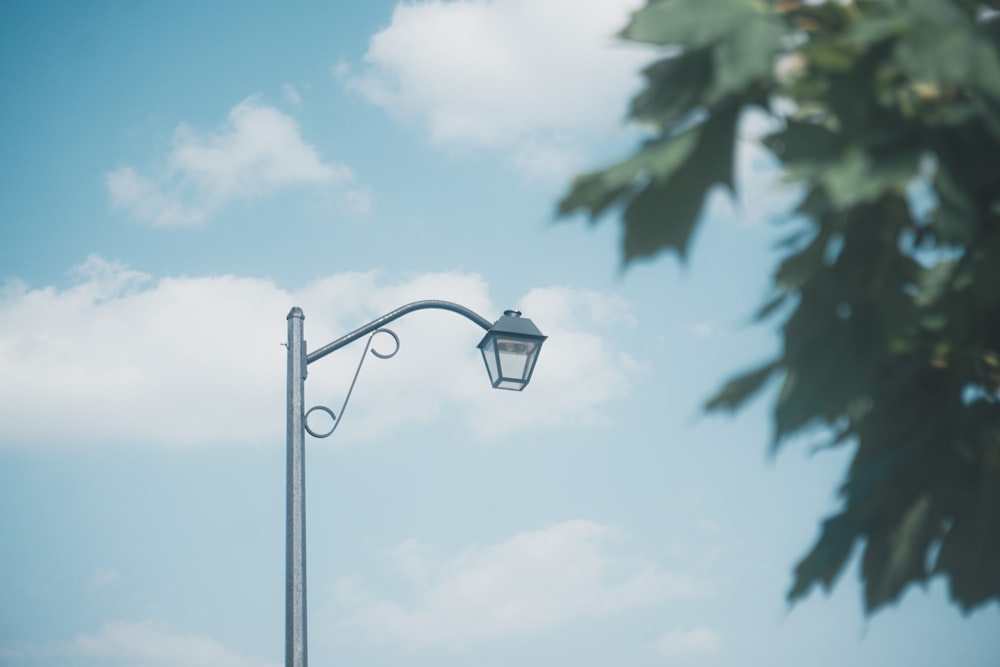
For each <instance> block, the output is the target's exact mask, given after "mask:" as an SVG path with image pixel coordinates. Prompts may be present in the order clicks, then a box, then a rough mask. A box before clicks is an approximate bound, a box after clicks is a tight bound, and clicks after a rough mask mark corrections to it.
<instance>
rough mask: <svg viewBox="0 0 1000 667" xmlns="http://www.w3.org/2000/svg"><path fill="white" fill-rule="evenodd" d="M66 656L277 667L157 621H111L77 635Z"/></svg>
mask: <svg viewBox="0 0 1000 667" xmlns="http://www.w3.org/2000/svg"><path fill="white" fill-rule="evenodd" d="M66 652H67V653H68V654H70V655H71V656H72V655H75V656H81V657H88V658H99V659H101V660H104V661H106V662H105V663H104V664H109V665H121V666H122V667H126V666H127V667H177V666H178V665H184V667H277V663H272V662H267V661H264V660H258V659H254V658H249V657H246V656H243V655H240V654H238V653H235V652H233V651H231V650H229V649H227V648H226V647H225V646H223V645H222V644H220V643H219V642H217V641H216V640H214V639H211V638H210V637H205V636H203V635H197V634H184V633H180V632H177V631H176V630H174V629H172V628H170V627H169V626H168V625H166V624H165V623H162V622H159V621H138V622H132V621H114V622H110V623H106V624H105V625H104V627H102V628H101V630H100V632H98V633H96V634H93V635H87V634H81V635H78V636H77V637H76V638H75V639H73V641H72V642H71V644H70V645H69V648H68V649H67V651H66Z"/></svg>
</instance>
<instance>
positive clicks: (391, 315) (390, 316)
mask: <svg viewBox="0 0 1000 667" xmlns="http://www.w3.org/2000/svg"><path fill="white" fill-rule="evenodd" d="M427 308H435V309H437V310H450V311H451V312H453V313H458V314H459V315H462V316H463V317H465V318H467V319H469V320H471V321H472V322H474V323H476V324H478V325H479V326H481V327H482V328H483V329H484V330H486V331H489V330H490V327H492V326H493V323H492V322H490V321H489V320H487V319H486V318H485V317H483V316H482V315H480V314H479V313H477V312H475V311H473V310H470V309H468V308H466V307H465V306H462V305H459V304H457V303H452V302H451V301H438V300H434V299H431V300H427V301H414V302H413V303H408V304H406V305H405V306H400V307H399V308H397V309H396V310H393V311H391V312H388V313H386V314H385V315H383V316H382V317H380V318H378V319H376V320H372V321H371V322H369V323H368V324H366V325H364V326H363V327H359V328H357V329H355V330H354V331H352V332H351V333H349V334H345V335H343V336H341V337H340V338H338V339H337V340H335V341H333V342H332V343H328V344H327V345H324V346H323V347H321V348H319V349H318V350H314V351H312V352H310V353H308V354H307V355H306V364H311V363H312V362H314V361H316V360H318V359H322V358H323V357H325V356H326V355H328V354H330V353H331V352H336V351H337V350H339V349H340V348H342V347H344V346H346V345H350V344H351V343H353V342H354V341H356V340H358V339H359V338H362V337H363V336H367V335H368V334H370V333H373V332H374V331H375V330H377V329H380V328H382V327H383V326H385V325H386V324H389V322H392V321H394V320H397V319H399V318H400V317H402V316H403V315H406V314H407V313H412V312H413V311H415V310H424V309H427Z"/></svg>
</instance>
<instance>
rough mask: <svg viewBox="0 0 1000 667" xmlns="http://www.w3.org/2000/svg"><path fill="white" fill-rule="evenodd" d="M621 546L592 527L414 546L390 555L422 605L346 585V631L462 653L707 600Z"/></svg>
mask: <svg viewBox="0 0 1000 667" xmlns="http://www.w3.org/2000/svg"><path fill="white" fill-rule="evenodd" d="M617 543H618V539H617V535H616V531H615V530H613V529H612V528H610V527H608V526H605V525H602V524H600V523H596V522H594V521H586V520H573V521H565V522H562V523H557V524H554V525H551V526H548V527H546V528H542V529H540V530H535V531H529V532H524V533H519V534H517V535H514V536H513V537H510V538H508V539H506V540H504V541H502V542H499V543H497V544H491V545H487V546H481V547H474V548H469V549H464V550H462V551H460V552H458V553H455V554H443V553H441V551H440V549H438V548H437V547H435V546H434V545H427V544H424V543H421V542H418V541H416V540H408V541H406V542H404V543H402V544H400V545H398V546H396V547H395V548H393V549H392V550H390V551H389V554H388V555H389V556H390V558H391V559H392V560H393V561H394V563H395V564H396V565H397V567H398V570H399V571H400V572H402V573H403V574H404V576H405V577H406V579H407V580H408V582H407V583H409V584H410V585H411V586H413V587H416V588H417V590H418V591H419V594H418V600H417V602H416V604H414V605H413V606H412V607H410V608H406V607H404V606H403V605H402V604H400V603H398V602H395V601H392V600H386V599H379V598H376V597H372V596H371V595H369V594H368V593H367V592H366V590H365V587H364V584H363V583H362V582H359V581H356V580H345V581H343V582H341V584H340V599H339V601H338V604H339V605H343V606H345V607H346V608H354V609H356V611H355V612H354V613H353V615H352V616H351V617H350V618H349V620H348V621H347V625H348V626H349V627H351V628H352V629H354V630H359V631H360V632H361V633H362V634H363V635H365V636H367V637H368V638H369V639H371V640H374V641H380V640H383V639H387V638H388V639H392V640H396V641H400V642H403V643H406V644H420V645H443V646H449V647H460V646H463V645H466V644H469V643H473V642H479V641H486V640H495V639H501V638H506V637H512V636H524V635H530V634H535V633H539V632H544V631H546V630H549V629H551V628H553V627H556V626H560V625H564V624H567V623H571V622H573V621H575V620H579V619H583V618H599V617H605V616H611V615H614V614H619V613H623V612H626V611H629V610H631V609H636V608H640V607H644V606H648V605H653V604H656V603H659V602H662V601H664V600H667V599H677V598H682V599H683V598H687V599H690V598H698V597H702V596H704V595H705V594H706V593H707V590H706V587H705V586H704V585H703V584H702V583H701V582H699V581H698V580H697V579H696V578H694V577H691V576H689V575H683V574H675V573H670V572H665V571H663V570H661V569H659V568H658V567H656V566H655V565H654V564H651V563H648V562H643V561H637V560H636V559H635V558H625V557H623V556H622V555H621V554H620V551H619V549H618V546H619V545H618V544H617Z"/></svg>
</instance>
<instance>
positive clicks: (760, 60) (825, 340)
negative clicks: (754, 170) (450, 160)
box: [560, 0, 1000, 612]
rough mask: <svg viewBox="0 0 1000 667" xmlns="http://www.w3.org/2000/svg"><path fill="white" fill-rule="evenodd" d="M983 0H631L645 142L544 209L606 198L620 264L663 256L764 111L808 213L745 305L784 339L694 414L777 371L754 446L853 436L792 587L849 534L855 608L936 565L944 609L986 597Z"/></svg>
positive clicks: (992, 485)
mask: <svg viewBox="0 0 1000 667" xmlns="http://www.w3.org/2000/svg"><path fill="white" fill-rule="evenodd" d="M998 8H1000V2H997V1H994V2H974V1H971V0H969V1H962V0H856V1H854V2H849V1H837V2H832V1H831V2H798V1H795V0H773V1H765V0H650V1H649V2H648V4H647V5H646V6H645V7H643V8H642V9H640V10H638V11H637V12H636V13H635V14H634V15H633V16H632V20H631V22H630V23H629V25H628V26H627V27H626V28H625V29H624V31H623V32H622V37H623V38H624V39H627V40H632V41H636V42H643V43H649V44H654V45H659V46H662V47H666V48H665V50H664V54H665V55H664V57H662V58H661V59H660V60H658V61H657V62H655V63H653V64H652V65H650V66H649V67H647V68H646V69H645V71H644V74H645V78H646V87H645V89H644V90H643V91H642V92H641V93H640V94H639V95H638V96H637V97H636V98H635V99H634V100H633V102H632V107H631V118H632V119H634V120H636V121H638V122H639V123H642V124H644V125H646V126H648V127H650V128H651V130H652V132H653V138H651V139H649V140H648V141H646V142H645V143H644V144H643V145H642V146H641V147H639V148H638V149H637V150H636V151H635V153H634V154H633V155H631V156H629V157H627V158H626V159H624V160H623V161H621V162H619V163H617V164H613V165H611V166H609V167H607V168H605V169H603V170H601V171H597V172H594V173H589V174H584V175H582V176H579V177H578V178H577V179H576V180H575V182H574V184H573V186H572V188H571V190H570V192H569V193H568V194H567V195H566V197H565V198H564V199H563V200H562V202H561V203H560V214H561V215H568V214H570V213H572V212H575V211H581V210H582V211H586V212H588V213H589V215H590V218H591V220H596V219H597V218H598V217H599V216H600V215H601V214H603V213H605V212H607V211H609V210H622V211H623V214H622V217H623V223H624V228H625V234H624V247H623V254H624V259H625V261H626V263H628V262H630V261H632V260H635V259H637V258H641V257H647V256H652V255H655V254H657V253H660V252H662V251H665V250H671V251H674V252H676V253H677V255H678V256H680V257H681V258H684V256H685V254H686V253H687V251H688V245H689V241H690V239H691V236H692V231H693V229H694V228H695V226H696V224H697V223H698V221H699V218H700V213H701V210H702V206H703V204H704V202H705V199H706V196H707V195H708V193H709V192H710V190H712V189H713V188H715V187H716V186H719V185H721V186H724V187H726V188H729V189H730V191H732V189H733V153H734V150H735V145H734V143H735V139H736V127H737V123H738V121H739V119H740V117H741V115H742V114H744V112H745V111H746V110H747V109H749V108H751V107H756V108H760V109H763V110H764V111H766V112H768V113H770V114H771V115H773V116H774V117H776V118H778V119H780V120H781V129H780V130H778V131H775V132H773V133H771V134H769V135H767V136H765V137H764V138H763V139H762V142H763V144H764V146H766V147H767V149H768V150H769V151H770V152H771V153H773V155H774V157H775V158H776V160H777V161H778V164H779V165H780V168H781V170H782V172H783V174H784V176H785V179H786V181H788V182H790V183H796V184H799V185H800V186H801V187H802V189H803V192H804V196H803V198H802V200H801V202H800V203H799V204H798V206H797V209H796V212H797V214H798V215H797V216H796V217H795V219H794V220H795V222H794V224H797V225H801V226H803V227H804V228H806V229H805V230H803V229H798V230H797V233H796V234H793V235H792V237H791V238H790V240H789V242H788V243H787V244H785V245H784V246H783V248H784V252H785V253H786V254H785V256H784V257H783V259H782V261H781V262H780V264H779V265H778V266H777V269H776V271H775V273H774V292H775V294H774V299H773V301H771V302H770V303H768V304H767V305H766V306H765V307H764V308H762V310H761V312H760V314H759V318H760V319H765V318H772V319H773V318H775V317H780V316H782V315H784V317H785V318H786V319H784V321H783V323H782V324H781V327H782V332H783V338H784V348H783V352H782V354H781V356H780V357H779V358H777V359H775V360H773V361H771V362H769V363H767V364H764V365H763V366H761V367H760V368H757V369H755V370H753V371H751V372H749V373H746V374H744V375H742V376H740V377H737V378H735V379H733V380H731V381H730V382H729V383H728V384H726V385H725V386H724V387H723V388H722V389H721V390H720V391H719V392H718V394H717V395H715V396H714V397H713V398H711V399H710V400H709V401H708V402H707V406H706V407H707V409H709V410H732V409H736V408H738V407H739V406H740V405H742V404H743V403H744V402H745V401H746V400H747V399H748V398H749V397H750V396H751V395H752V394H754V393H755V392H756V391H757V390H759V389H760V388H761V387H762V386H763V385H765V384H766V383H767V382H768V380H769V379H771V378H777V379H779V380H780V381H781V383H782V384H781V389H780V392H779V394H778V396H777V399H776V403H775V406H774V424H775V439H774V443H773V448H774V449H777V447H778V446H779V445H780V444H781V443H782V442H783V441H784V440H785V439H787V438H788V437H789V436H791V435H793V434H795V433H798V432H801V431H803V430H805V429H809V428H814V427H816V426H820V427H825V428H826V429H827V431H826V432H829V433H831V434H832V436H831V443H830V444H831V446H834V445H836V446H845V445H854V446H856V448H857V449H856V452H855V455H854V458H853V462H852V464H851V466H850V468H849V470H848V473H847V478H846V480H845V481H844V483H843V486H842V487H841V489H840V493H841V496H842V499H843V503H842V507H841V509H840V511H839V513H837V514H836V515H834V516H832V517H830V518H828V519H827V520H826V521H825V522H824V523H823V524H822V528H821V531H820V536H819V539H818V541H817V542H816V544H815V545H814V547H813V548H812V550H811V551H810V552H809V553H808V554H807V555H806V556H805V557H804V558H803V559H802V560H801V562H799V564H798V566H797V567H796V569H795V573H794V577H793V579H794V581H793V584H792V587H791V590H790V591H789V593H788V596H789V599H790V600H793V601H794V600H797V599H799V598H800V597H802V596H803V595H805V594H806V593H807V592H808V591H809V590H810V589H811V588H812V586H813V585H815V584H817V583H820V584H822V585H823V586H824V587H825V588H826V589H827V590H829V588H830V587H831V586H832V585H833V583H834V582H835V580H836V578H837V576H838V575H839V574H840V572H841V571H842V570H843V568H844V565H845V562H846V561H847V559H848V557H849V555H850V554H851V552H852V549H853V548H854V546H855V545H856V544H859V543H860V544H863V556H862V561H861V574H862V579H863V585H864V593H865V596H864V597H865V606H866V609H867V611H869V612H871V611H873V610H876V609H878V608H879V607H880V606H882V605H885V604H886V603H890V602H893V601H895V600H897V599H898V598H899V596H900V595H901V594H902V592H903V591H904V590H905V589H906V587H907V586H908V585H910V584H912V583H923V582H925V581H926V580H927V579H929V578H930V577H932V576H936V575H940V576H943V577H945V578H947V580H948V582H949V585H950V591H951V595H952V598H953V599H954V600H955V601H956V602H957V603H958V604H959V605H960V606H961V608H962V609H963V610H965V611H969V610H971V609H973V608H975V607H977V606H979V605H982V604H984V603H987V602H989V601H991V600H992V601H1000V20H998V19H997V16H998V12H997V9H998ZM786 224H787V223H786ZM803 231H807V232H808V233H807V234H805V235H804V234H803Z"/></svg>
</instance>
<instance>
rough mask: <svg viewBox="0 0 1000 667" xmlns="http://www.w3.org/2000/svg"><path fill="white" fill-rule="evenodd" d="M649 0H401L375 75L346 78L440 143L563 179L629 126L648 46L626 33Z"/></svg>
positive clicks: (379, 43)
mask: <svg viewBox="0 0 1000 667" xmlns="http://www.w3.org/2000/svg"><path fill="white" fill-rule="evenodd" d="M640 4H641V3H640V2H639V1H638V0H594V1H590V2H578V1H577V0H471V1H468V2H442V1H440V0H431V1H429V2H417V3H399V4H397V5H396V7H395V10H394V11H393V14H392V18H391V19H390V22H389V25H388V26H387V27H386V28H385V29H383V30H381V31H380V32H378V33H377V34H375V35H374V36H373V37H372V38H371V41H370V43H369V46H368V51H367V53H366V54H365V56H364V61H365V64H364V67H363V68H362V70H361V71H360V72H359V73H353V72H352V70H351V67H350V66H349V65H348V64H347V63H344V62H341V63H338V64H337V65H336V66H335V67H334V74H335V75H336V76H337V77H338V78H339V79H340V80H341V81H342V82H343V83H344V84H345V85H346V86H347V88H348V89H350V90H353V91H355V92H357V93H358V94H360V95H361V96H362V97H364V98H365V99H367V100H368V101H369V102H371V103H373V104H375V105H378V106H380V107H383V108H385V109H387V110H389V111H390V112H393V113H394V114H397V115H399V116H401V117H403V118H412V119H416V120H417V121H418V122H419V123H420V124H421V125H423V126H424V127H425V128H426V130H427V132H428V133H429V136H430V139H431V141H432V142H433V143H435V144H436V145H438V146H441V147H444V148H448V149H456V148H458V149H462V148H468V147H472V148H501V149H503V150H505V151H507V153H508V158H509V161H510V162H511V163H512V164H514V165H515V166H516V167H517V168H519V169H520V170H521V171H522V172H524V173H526V174H528V175H530V176H536V177H541V178H547V179H562V178H564V177H565V176H566V175H568V174H570V173H571V172H572V171H573V170H574V169H577V168H579V167H580V165H581V162H582V160H583V158H584V156H585V149H584V148H583V145H584V143H585V142H589V141H591V140H593V139H594V138H595V136H596V137H598V138H601V137H603V138H607V137H608V136H613V135H614V134H616V133H617V132H618V131H619V130H618V128H619V127H620V125H621V121H622V120H623V119H624V115H625V110H626V108H627V102H628V99H629V97H630V95H631V94H632V93H633V92H635V91H636V90H637V89H638V84H639V81H640V78H639V69H640V68H641V65H642V64H643V63H644V62H647V61H648V60H649V59H650V51H649V50H648V49H645V48H640V47H636V46H630V45H624V44H622V43H620V42H617V41H616V39H615V37H614V35H615V33H617V32H618V31H619V30H621V29H622V28H623V27H624V26H625V24H626V22H627V20H628V16H629V14H630V12H631V11H633V10H635V9H637V8H638V7H639V5H640Z"/></svg>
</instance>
